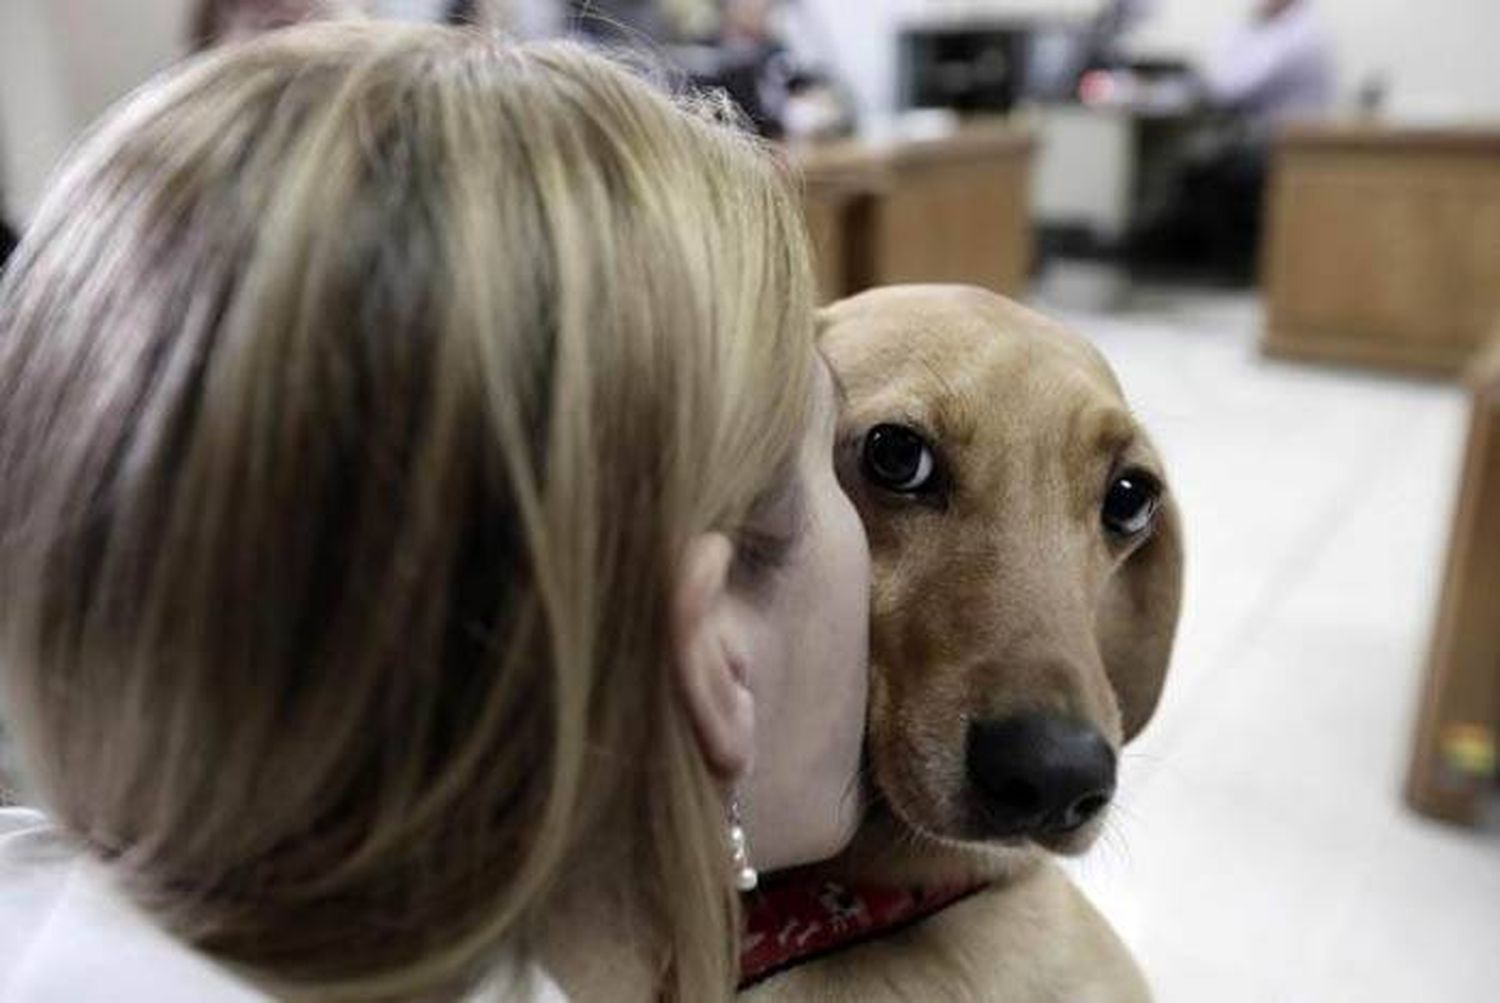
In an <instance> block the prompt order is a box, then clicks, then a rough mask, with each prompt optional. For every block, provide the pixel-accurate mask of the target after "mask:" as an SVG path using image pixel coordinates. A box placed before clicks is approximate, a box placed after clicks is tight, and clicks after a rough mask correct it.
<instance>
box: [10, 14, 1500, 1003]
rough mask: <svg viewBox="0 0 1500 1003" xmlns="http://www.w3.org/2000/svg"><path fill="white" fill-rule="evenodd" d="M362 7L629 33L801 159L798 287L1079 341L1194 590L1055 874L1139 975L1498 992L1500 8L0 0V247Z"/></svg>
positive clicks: (1278, 991) (1352, 991) (1175, 986)
mask: <svg viewBox="0 0 1500 1003" xmlns="http://www.w3.org/2000/svg"><path fill="white" fill-rule="evenodd" d="M350 13H355V14H362V15H365V16H378V17H400V18H412V19H421V20H453V21H478V22H482V23H487V24H492V25H495V26H498V27H500V28H502V29H504V30H506V31H508V32H510V33H512V34H514V35H517V36H519V37H526V38H530V37H547V36H552V35H558V34H567V35H572V36H582V37H585V38H590V39H593V40H595V41H598V42H600V43H601V44H607V45H611V46H616V47H618V46H625V47H633V48H639V49H643V50H646V51H648V52H650V53H651V54H652V55H653V57H654V58H657V59H658V60H660V61H663V62H665V63H667V64H669V65H671V66H672V67H675V69H676V70H677V71H678V72H679V73H680V74H681V75H682V76H683V77H685V78H690V79H692V80H695V81H697V82H698V83H700V84H703V85H706V86H713V87H720V88H723V89H724V90H726V91H727V92H728V93H729V94H730V96H731V97H733V98H734V99H735V101H736V102H737V103H738V104H739V105H740V107H741V108H742V109H743V110H744V112H745V114H746V116H747V118H748V120H749V121H750V122H751V123H752V124H753V125H754V127H755V128H757V129H759V130H760V131H761V132H763V133H764V134H765V135H766V136H768V137H770V138H771V139H773V140H775V141H776V142H778V143H779V144H781V147H782V149H783V150H784V151H785V155H786V156H787V157H788V158H789V159H790V160H792V161H793V162H794V163H796V164H797V165H798V167H799V168H800V169H801V171H802V172H803V176H804V179H805V196H804V198H805V204H806V210H807V219H808V224H809V229H810V231H811V233H812V235H813V238H814V241H815V244H816V248H817V266H818V279H819V282H820V283H821V287H822V291H823V294H824V296H825V298H826V299H834V298H837V297H840V296H843V295H846V294H849V293H852V292H855V291H858V290H860V289H862V288H866V287H868V286H871V285H878V284H884V283H889V282H905V281H945V282H971V283H977V284H981V285H985V286H988V287H990V288H993V289H996V290H998V291H1001V292H1004V293H1006V294H1008V295H1012V296H1015V297H1018V298H1021V299H1023V300H1027V301H1029V302H1032V303H1034V304H1035V305H1037V306H1038V307H1039V308H1041V309H1043V310H1045V311H1047V312H1050V313H1052V314H1054V315H1058V316H1060V317H1062V318H1063V319H1064V320H1066V321H1067V322H1068V323H1070V324H1071V325H1072V326H1074V327H1075V328H1077V329H1078V330H1080V331H1081V332H1083V333H1084V334H1086V335H1088V336H1090V337H1091V338H1093V339H1094V340H1095V342H1096V343H1098V344H1099V346H1100V347H1101V348H1102V349H1103V350H1104V352H1105V353H1106V354H1107V355H1108V356H1109V358H1110V359H1111V361H1112V362H1113V363H1114V365H1115V367H1116V368H1117V370H1118V371H1119V373H1120V375H1121V377H1122V379H1123V382H1124V384H1125V387H1126V390H1127V393H1128V394H1129V396H1130V397H1131V400H1132V402H1133V404H1134V406H1135V407H1136V408H1137V410H1138V411H1139V413H1140V415H1141V416H1142V418H1143V420H1144V421H1145V423H1146V425H1147V426H1148V428H1150V429H1151V430H1152V432H1153V434H1154V435H1155V436H1156V438H1157V439H1158V441H1159V444H1160V445H1161V447H1162V449H1163V452H1164V453H1165V455H1166V458H1167V461H1168V466H1169V471H1170V472H1171V474H1172V477H1173V481H1174V487H1175V490H1176V491H1177V493H1178V494H1179V496H1180V498H1181V500H1182V505H1183V508H1184V510H1185V512H1186V515H1187V525H1188V537H1189V552H1188V556H1189V571H1188V592H1187V596H1188V598H1187V605H1186V610H1185V616H1184V621H1183V626H1182V631H1181V634H1180V637H1179V644H1178V651H1177V657H1176V660H1175V663H1174V669H1173V673H1174V675H1173V677H1172V678H1171V679H1170V680H1169V683H1168V687H1167V696H1166V699H1165V701H1164V703H1163V706H1162V709H1161V712H1160V714H1159V717H1158V719H1157V721H1156V722H1155V723H1154V724H1153V726H1152V728H1151V729H1150V730H1149V731H1148V732H1147V734H1146V736H1145V737H1144V738H1143V739H1142V740H1141V741H1140V742H1139V743H1137V745H1135V746H1133V747H1132V748H1131V749H1130V750H1128V752H1127V756H1126V772H1125V779H1124V783H1123V787H1122V793H1121V798H1120V805H1119V810H1118V811H1117V812H1116V813H1115V815H1114V818H1113V820H1112V825H1111V828H1110V829H1109V831H1108V833H1107V834H1106V838H1105V839H1104V841H1103V843H1102V845H1101V846H1100V847H1098V848H1097V849H1096V850H1095V851H1094V852H1093V853H1092V854H1091V855H1090V856H1089V857H1087V858H1085V859H1084V860H1082V861H1080V862H1078V863H1077V864H1076V865H1074V866H1073V873H1074V874H1075V876H1076V877H1077V878H1078V880H1079V881H1080V882H1081V883H1082V884H1083V885H1084V887H1085V888H1086V889H1087V890H1088V891H1089V892H1090V894H1091V895H1092V896H1093V897H1094V898H1095V900H1096V901H1097V902H1098V903H1099V904H1100V905H1101V907H1102V908H1103V909H1104V910H1105V911H1106V912H1107V913H1108V914H1109V915H1110V916H1111V918H1112V919H1113V920H1114V921H1115V923H1116V925H1117V926H1118V928H1119V929H1120V931H1121V932H1122V934H1123V935H1124V937H1125V939H1126V940H1127V941H1128V942H1129V943H1130V944H1131V945H1132V946H1133V947H1134V948H1135V950H1136V951H1137V953H1138V955H1139V956H1140V958H1141V960H1142V962H1143V964H1144V966H1145V968H1146V970H1147V972H1148V974H1149V976H1150V978H1151V980H1152V982H1153V983H1154V984H1155V986H1156V989H1157V992H1158V996H1159V998H1160V999H1161V1000H1162V1001H1163V1003H1188V1001H1202V1000H1214V1001H1216V1003H1229V1001H1246V1003H1248V1001H1256V1003H1266V1001H1298V1003H1300V1001H1319V1003H1325V1001H1351V1003H1352V1001H1355V1000H1358V1001H1364V1003H1374V1001H1423V1003H1433V1001H1436V1003H1460V1001H1478V1000H1493V999H1496V998H1500V997H1497V994H1500V989H1497V988H1496V987H1497V986H1500V838H1497V836H1496V833H1497V832H1500V786H1497V764H1496V759H1497V754H1496V746H1497V734H1500V340H1497V339H1500V59H1497V57H1496V42H1497V40H1500V4H1496V3H1495V2H1494V0H1425V2H1422V3H1416V2H1409V0H1224V2H1217V3H1205V2H1202V0H1053V2H1024V0H1014V2H1004V0H988V2H965V3H959V2H938V0H863V2H859V3H853V2H842V3H837V2H834V0H800V2H792V0H784V2H774V0H655V2H652V0H591V2H587V3H583V2H566V0H510V2H506V0H470V2H463V0H460V2H446V0H368V2H360V0H341V2H340V0H334V2H318V0H208V2H202V3H199V2H193V0H0V216H3V218H4V220H5V223H6V226H5V228H4V232H3V233H0V240H3V243H0V254H3V253H4V251H5V250H6V249H7V248H8V246H9V241H10V240H11V236H12V235H13V234H14V233H15V232H18V231H21V230H24V228H25V226H26V222H27V219H28V217H29V215H30V213H31V212H32V211H33V210H34V207H35V205H36V203H37V200H38V197H39V195H40V193H41V192H42V190H43V188H44V186H45V184H46V179H47V177H48V174H49V172H50V171H51V170H52V168H53V167H54V165H55V164H56V163H57V161H58V159H59V158H60V157H61V156H62V155H63V153H64V151H65V150H66V149H67V147H68V145H69V144H70V143H71V142H73V141H74V140H75V139H76V138H77V137H78V135H79V134H80V132H81V130H83V129H84V128H85V126H86V125H87V123H88V122H90V121H91V120H92V119H93V118H95V117H96V116H97V115H98V114H100V113H101V112H102V111H103V110H104V109H105V108H107V107H108V106H109V105H110V104H111V103H112V102H114V101H116V100H117V99H119V98H120V97H121V96H122V95H124V94H126V93H127V92H129V91H130V90H131V89H132V88H134V87H136V86H137V85H139V84H140V83H142V82H143V81H144V80H146V79H148V78H149V77H150V75H151V74H152V73H154V72H156V71H158V70H160V69H162V68H164V67H166V66H169V65H170V64H172V63H173V62H174V61H175V60H178V59H180V58H182V57H184V56H186V55H187V54H188V53H189V52H191V51H193V50H194V49H197V48H202V47H205V46H209V45H213V44H217V43H218V42H220V41H223V40H226V39H232V38H237V37H242V36H243V35H246V34H251V33H254V32H256V31H260V30H266V29H269V28H273V27H275V26H277V25H280V24H284V23H291V22H293V21H296V20H299V19H302V18H306V17H321V16H341V15H345V14H350ZM0 757H3V748H0Z"/></svg>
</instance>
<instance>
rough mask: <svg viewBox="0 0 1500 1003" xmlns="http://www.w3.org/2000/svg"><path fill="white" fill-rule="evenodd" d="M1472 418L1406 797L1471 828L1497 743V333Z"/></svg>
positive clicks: (1478, 374) (1478, 371)
mask: <svg viewBox="0 0 1500 1003" xmlns="http://www.w3.org/2000/svg"><path fill="white" fill-rule="evenodd" d="M1468 380H1469V383H1470V385H1471V387H1472V388H1473V414H1472V416H1471V418H1470V423H1469V440H1468V446H1467V447H1466V453H1465V458H1464V469H1463V483H1462V486H1461V488H1460V489H1459V499H1458V507H1457V511H1456V513H1455V516H1454V520H1453V530H1452V536H1451V538H1450V540H1449V544H1448V565H1447V573H1446V575H1445V578H1444V582H1443V591H1442V598H1441V600H1440V604H1439V607H1438V618H1437V627H1436V630H1435V633H1434V637H1433V642H1432V650H1431V655H1430V658H1429V661H1428V664H1427V677H1426V681H1425V683H1424V687H1423V697H1422V705H1421V711H1420V716H1419V719H1418V723H1417V734H1416V741H1415V744H1414V746H1413V750H1412V758H1411V767H1410V771H1409V773H1408V775H1407V784H1406V797H1407V800H1408V802H1410V804H1411V805H1412V807H1414V808H1415V809H1417V810H1418V811H1420V812H1422V813H1424V814H1427V815H1431V816H1433V817H1435V818H1440V819H1444V820H1446V821H1450V822H1458V823H1461V824H1470V825H1471V824H1475V823H1476V822H1478V821H1479V820H1480V818H1481V815H1482V813H1483V812H1484V811H1485V809H1486V805H1487V804H1488V803H1492V802H1491V801H1490V799H1492V798H1493V797H1494V796H1495V794H1496V783H1497V782H1500V776H1497V763H1496V756H1497V746H1500V335H1497V337H1496V340H1494V341H1492V342H1490V344H1489V346H1488V348H1487V349H1486V350H1485V351H1484V352H1483V353H1482V354H1481V355H1480V357H1479V359H1478V361H1477V362H1476V363H1475V364H1474V365H1473V366H1472V367H1471V369H1470V370H1469V373H1468Z"/></svg>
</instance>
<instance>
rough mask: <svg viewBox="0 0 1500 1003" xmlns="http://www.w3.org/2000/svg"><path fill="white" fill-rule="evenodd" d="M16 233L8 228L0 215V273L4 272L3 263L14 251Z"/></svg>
mask: <svg viewBox="0 0 1500 1003" xmlns="http://www.w3.org/2000/svg"><path fill="white" fill-rule="evenodd" d="M17 239H18V238H17V237H16V231H14V230H12V229H11V228H10V224H9V223H7V222H6V221H5V217H4V216H3V215H0V272H3V271H5V263H6V262H7V261H9V260H10V252H11V251H14V250H15V249H16V240H17Z"/></svg>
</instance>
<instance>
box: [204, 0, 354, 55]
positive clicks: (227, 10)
mask: <svg viewBox="0 0 1500 1003" xmlns="http://www.w3.org/2000/svg"><path fill="white" fill-rule="evenodd" d="M364 12H365V7H364V5H363V4H362V3H360V2H359V0H199V2H198V5H197V6H196V7H195V8H194V9H193V15H192V20H191V22H190V23H189V26H188V41H189V43H190V45H191V46H192V48H193V50H194V51H197V50H200V49H207V48H209V47H210V46H214V45H221V44H223V43H226V42H236V41H242V40H244V39H247V38H252V37H254V36H255V35H259V34H261V33H263V32H267V31H275V30H276V29H278V28H289V27H291V26H292V25H296V24H303V23H305V22H308V21H323V20H334V19H338V18H347V17H358V16H360V15H362V14H363V13H364Z"/></svg>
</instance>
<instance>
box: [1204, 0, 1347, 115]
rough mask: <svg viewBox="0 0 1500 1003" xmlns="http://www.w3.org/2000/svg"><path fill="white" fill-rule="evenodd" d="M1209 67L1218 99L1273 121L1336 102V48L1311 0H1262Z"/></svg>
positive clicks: (1212, 93) (1312, 112)
mask: <svg viewBox="0 0 1500 1003" xmlns="http://www.w3.org/2000/svg"><path fill="white" fill-rule="evenodd" d="M1254 17H1255V20H1254V22H1253V23H1251V24H1248V25H1246V26H1244V27H1243V28H1241V29H1239V30H1238V31H1236V32H1235V33H1234V34H1233V35H1232V36H1231V37H1230V38H1229V39H1228V40H1227V41H1226V42H1225V44H1224V45H1223V46H1222V47H1221V49H1220V51H1219V54H1218V56H1217V57H1216V58H1215V59H1214V61H1213V63H1212V65H1211V66H1210V67H1209V71H1208V74H1207V79H1206V84H1207V87H1208V92H1209V95H1210V96H1211V97H1212V98H1213V100H1214V101H1215V102H1216V103H1217V104H1221V105H1225V106H1228V107H1231V108H1235V109H1237V110H1239V111H1242V112H1245V113H1247V114H1249V115H1251V116H1253V117H1255V118H1259V119H1262V120H1265V121H1268V122H1277V121H1283V120H1286V119H1289V118H1310V117H1317V116H1320V115H1322V114H1325V113H1326V112H1327V111H1328V110H1329V107H1330V106H1331V105H1332V103H1333V96H1334V95H1333V91H1334V81H1333V51H1332V45H1331V43H1330V40H1329V37H1328V35H1327V33H1326V31H1325V30H1324V28H1323V25H1322V24H1321V23H1320V21H1319V20H1318V15H1317V12H1316V11H1315V10H1313V5H1312V3H1311V0H1262V2H1261V3H1260V4H1259V5H1258V9H1257V11H1256V14H1255V15H1254Z"/></svg>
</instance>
